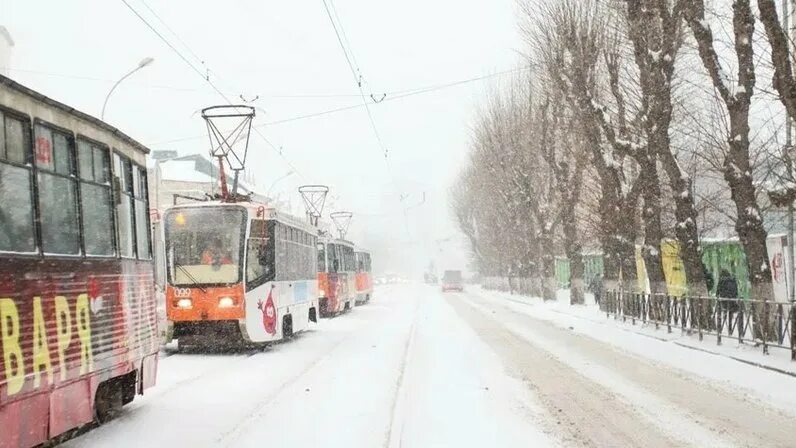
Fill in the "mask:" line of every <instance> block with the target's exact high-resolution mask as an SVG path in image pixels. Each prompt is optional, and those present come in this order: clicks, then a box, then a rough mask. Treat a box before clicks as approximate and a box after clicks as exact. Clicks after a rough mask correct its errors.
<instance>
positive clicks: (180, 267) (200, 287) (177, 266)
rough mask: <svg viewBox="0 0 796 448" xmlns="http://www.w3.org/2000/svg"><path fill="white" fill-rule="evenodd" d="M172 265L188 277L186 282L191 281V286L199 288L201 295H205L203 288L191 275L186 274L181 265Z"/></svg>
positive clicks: (205, 291) (186, 271)
mask: <svg viewBox="0 0 796 448" xmlns="http://www.w3.org/2000/svg"><path fill="white" fill-rule="evenodd" d="M172 264H173V265H174V267H175V268H177V269H179V270H180V271H182V273H183V274H185V276H186V277H188V280H190V281H191V283H192V284H193V286H194V287H196V288H199V289H200V290H201V291H202V292H203V293H205V294H207V290H206V289H205V288H204V286H202V285H200V284H199V281H198V280H196V277H194V276H193V275H191V273H190V272H188V270H187V269H185V267H184V266H183V265H181V264H178V263H172Z"/></svg>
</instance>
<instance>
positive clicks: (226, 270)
mask: <svg viewBox="0 0 796 448" xmlns="http://www.w3.org/2000/svg"><path fill="white" fill-rule="evenodd" d="M244 220H245V215H244V211H243V210H242V209H239V208H231V207H230V208H220V207H196V208H185V209H179V210H172V211H170V212H169V213H168V214H167V215H166V253H167V256H166V264H167V265H166V268H167V272H168V280H169V283H171V284H172V285H174V286H197V285H213V284H231V283H238V282H240V280H241V266H242V264H243V263H242V260H241V255H242V253H243V247H242V242H243V232H244Z"/></svg>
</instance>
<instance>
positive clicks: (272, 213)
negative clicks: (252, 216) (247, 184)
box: [166, 201, 318, 234]
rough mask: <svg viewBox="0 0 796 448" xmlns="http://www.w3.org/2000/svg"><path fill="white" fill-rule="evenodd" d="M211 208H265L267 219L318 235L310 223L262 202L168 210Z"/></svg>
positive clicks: (197, 204)
mask: <svg viewBox="0 0 796 448" xmlns="http://www.w3.org/2000/svg"><path fill="white" fill-rule="evenodd" d="M199 207H201V208H205V207H207V208H211V207H243V208H245V209H248V210H249V211H250V212H254V213H256V212H257V211H258V210H259V209H260V208H261V207H262V208H263V211H264V215H265V219H274V220H277V221H279V222H282V223H285V224H289V225H291V226H293V227H297V228H300V229H302V230H304V231H306V232H309V233H312V234H317V232H318V229H317V227H315V226H313V225H311V224H310V223H308V222H306V221H304V220H302V219H301V218H299V217H297V216H293V215H291V214H289V213H286V212H283V211H281V210H279V209H277V208H276V207H272V206H270V205H266V204H263V203H260V202H247V201H241V202H222V201H197V202H190V203H184V204H177V205H172V206H170V207H168V208H167V209H166V210H167V211H168V210H174V209H183V208H199Z"/></svg>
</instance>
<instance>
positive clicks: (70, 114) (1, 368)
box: [0, 76, 159, 448]
mask: <svg viewBox="0 0 796 448" xmlns="http://www.w3.org/2000/svg"><path fill="white" fill-rule="evenodd" d="M148 153H149V150H148V149H147V148H146V147H144V146H143V145H141V144H140V143H138V142H136V141H135V140H133V139H132V138H130V137H128V136H127V135H126V134H124V133H123V132H121V131H120V130H118V129H116V128H114V127H112V126H110V125H108V124H106V123H104V122H102V121H100V120H98V119H96V118H94V117H92V116H90V115H87V114H85V113H83V112H79V111H76V110H75V109H73V108H71V107H69V106H67V105H65V104H62V103H60V102H58V101H55V100H53V99H50V98H48V97H46V96H44V95H42V94H40V93H38V92H35V91H33V90H31V89H29V88H27V87H24V86H22V85H20V84H18V83H16V82H15V81H13V80H11V79H9V78H6V77H3V76H0V266H2V268H0V433H2V436H0V448H6V447H29V446H34V445H38V444H41V443H43V442H45V441H47V440H49V439H51V438H53V437H56V436H58V435H60V434H63V433H64V432H66V431H68V430H70V429H72V428H75V427H78V426H81V425H84V424H87V423H89V422H91V421H92V420H94V419H95V417H96V418H97V419H99V420H100V421H102V420H104V419H106V418H107V417H109V416H110V415H112V413H113V412H114V411H116V410H117V409H118V408H119V407H121V406H122V405H123V404H126V403H128V402H130V401H132V400H133V398H134V397H135V395H136V394H141V393H143V392H144V390H145V389H147V388H148V387H150V386H152V385H154V383H155V374H156V370H157V352H158V349H159V340H158V337H157V316H156V304H155V297H154V290H153V269H152V251H151V236H150V235H151V233H150V223H149V212H148V209H149V205H148V199H147V179H146V169H145V167H146V157H147V154H148Z"/></svg>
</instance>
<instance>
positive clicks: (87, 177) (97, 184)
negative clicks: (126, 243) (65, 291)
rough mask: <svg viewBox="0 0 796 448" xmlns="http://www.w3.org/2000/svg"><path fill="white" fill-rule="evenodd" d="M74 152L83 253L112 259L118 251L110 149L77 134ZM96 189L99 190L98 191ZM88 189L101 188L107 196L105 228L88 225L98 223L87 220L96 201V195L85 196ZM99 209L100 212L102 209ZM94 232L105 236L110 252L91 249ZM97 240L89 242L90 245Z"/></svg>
mask: <svg viewBox="0 0 796 448" xmlns="http://www.w3.org/2000/svg"><path fill="white" fill-rule="evenodd" d="M84 150H85V151H86V152H87V153H88V154H89V155H90V158H86V157H84V154H83V151H84ZM75 151H76V156H77V171H78V177H79V179H80V215H81V217H82V218H81V219H82V220H83V252H84V253H85V255H86V257H89V258H115V257H116V256H117V254H118V245H117V241H116V219H115V213H114V193H113V188H112V182H111V179H112V177H113V174H112V173H111V171H112V169H111V160H112V157H111V149H110V147H109V146H108V145H105V144H103V143H101V142H98V141H96V140H93V139H91V138H89V137H86V136H83V135H80V134H78V135H77V138H76V143H75ZM98 164H99V165H102V164H104V165H105V166H104V167H102V166H100V167H99V168H98V167H97V165H98ZM103 168H104V170H103ZM98 170H99V171H98ZM98 188H101V189H102V190H97V189H98ZM91 189H94V190H95V192H96V191H103V192H104V193H105V194H106V195H107V201H106V203H105V204H104V205H105V206H106V207H107V211H106V215H107V226H106V228H105V229H96V228H93V229H92V228H90V227H93V226H97V224H101V223H97V222H95V221H96V220H94V221H91V222H89V220H87V219H86V217H87V216H89V213H87V208H88V207H97V204H98V202H97V201H96V198H89V197H87V192H88V191H90V190H91ZM95 212H96V210H95ZM99 212H100V213H101V212H102V210H100V211H99ZM97 235H107V237H108V239H109V241H107V242H109V243H110V252H105V253H98V252H93V251H91V250H90V248H89V244H90V241H89V240H91V239H94V238H96V236H97ZM96 243H97V242H96V241H95V242H92V244H96ZM100 243H106V242H100Z"/></svg>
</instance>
